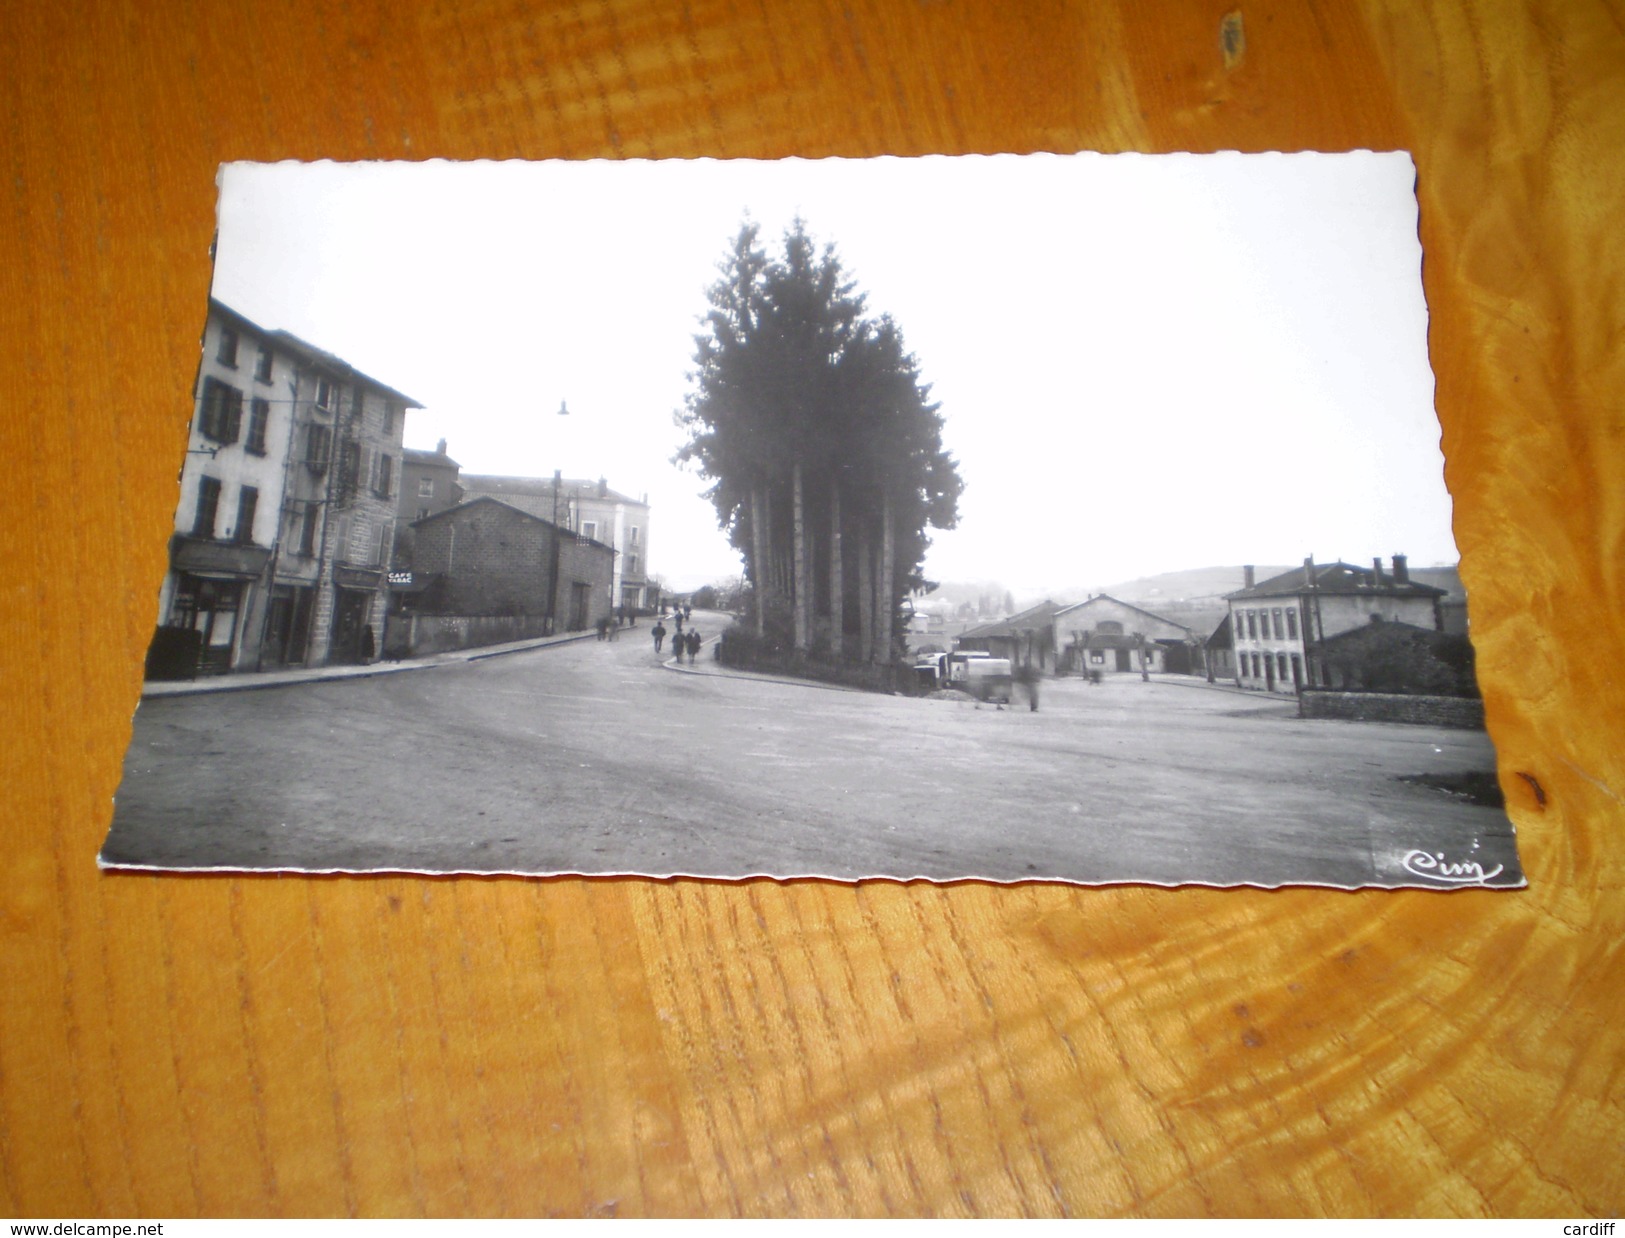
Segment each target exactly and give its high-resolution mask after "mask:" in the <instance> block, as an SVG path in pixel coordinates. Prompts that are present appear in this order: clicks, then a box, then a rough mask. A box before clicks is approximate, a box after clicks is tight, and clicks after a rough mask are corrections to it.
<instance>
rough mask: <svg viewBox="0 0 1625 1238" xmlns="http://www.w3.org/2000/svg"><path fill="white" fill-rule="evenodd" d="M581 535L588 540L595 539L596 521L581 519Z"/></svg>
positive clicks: (596, 534)
mask: <svg viewBox="0 0 1625 1238" xmlns="http://www.w3.org/2000/svg"><path fill="white" fill-rule="evenodd" d="M581 536H582V537H584V538H586V539H587V540H588V541H597V540H598V522H597V521H596V520H583V521H582V522H581Z"/></svg>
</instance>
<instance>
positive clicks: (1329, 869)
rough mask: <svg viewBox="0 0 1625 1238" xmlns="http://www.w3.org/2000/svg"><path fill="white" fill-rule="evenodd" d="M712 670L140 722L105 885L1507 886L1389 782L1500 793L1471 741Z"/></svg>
mask: <svg viewBox="0 0 1625 1238" xmlns="http://www.w3.org/2000/svg"><path fill="white" fill-rule="evenodd" d="M696 618H697V620H698V621H699V626H700V630H701V631H702V633H705V634H706V635H712V634H714V633H715V632H716V631H718V630H719V628H720V626H721V621H720V619H718V618H714V617H711V616H696ZM709 658H710V650H709V649H707V650H706V651H705V652H704V653H703V654H702V655H701V664H702V669H701V670H700V672H699V673H688V672H678V671H673V670H671V669H669V668H666V667H664V666H663V665H662V663H661V660H659V659H657V658H656V657H655V654H654V650H653V646H652V643H651V641H650V639H649V631H648V627H647V626H646V625H640V626H639V627H637V628H635V629H632V630H630V631H627V632H625V633H623V634H622V636H621V638H620V639H619V640H617V641H613V642H604V643H600V642H596V641H589V642H585V643H580V644H573V645H567V646H560V647H556V648H552V649H543V650H536V651H532V652H529V653H522V654H515V655H512V656H508V657H503V658H497V659H492V660H489V661H483V662H474V663H467V664H461V665H453V666H442V667H436V668H433V669H429V670H423V671H417V672H411V673H407V674H395V675H386V676H380V677H376V678H371V679H358V680H351V681H346V682H336V683H314V684H303V685H299V686H295V687H286V688H273V689H268V690H264V691H257V692H243V693H227V694H211V695H204V696H192V697H175V698H167V699H152V700H147V701H145V702H143V704H142V706H141V709H140V711H139V714H138V716H137V718H136V723H135V736H134V741H133V743H132V744H131V747H130V752H129V755H128V757H127V759H126V763H125V774H124V781H123V784H122V785H121V787H120V789H119V793H118V797H117V809H116V813H115V821H114V827H113V831H112V833H111V835H110V837H109V840H108V844H107V847H106V849H105V852H104V859H105V861H106V862H108V863H113V864H136V865H157V866H163V867H181V868H248V869H265V868H273V869H274V868H297V869H312V870H335V869H336V870H354V869H372V868H387V869H395V870H433V871H447V870H450V871H457V872H470V871H477V872H513V871H517V872H526V873H551V872H588V873H626V872H641V873H649V874H657V875H671V874H692V875H708V876H744V875H749V874H772V875H779V876H791V875H803V876H805V875H824V876H833V877H842V878H854V877H862V876H890V877H896V878H911V877H918V876H925V877H932V878H937V879H948V878H956V877H967V876H979V877H986V878H990V879H993V880H999V881H1013V880H1023V879H1031V878H1061V879H1066V880H1080V881H1100V880H1142V881H1153V882H1161V883H1177V882H1182V881H1201V882H1210V883H1216V884H1234V883H1240V882H1251V883H1256V884H1262V885H1277V884H1285V883H1294V882H1314V883H1324V884H1333V885H1349V886H1353V885H1361V884H1379V885H1384V884H1401V883H1406V882H1408V880H1409V879H1408V878H1407V877H1406V874H1405V869H1404V868H1403V867H1402V858H1403V857H1404V856H1405V854H1406V853H1407V852H1411V851H1413V850H1417V849H1420V850H1423V851H1426V852H1427V853H1428V854H1429V855H1438V854H1439V853H1441V852H1442V853H1444V855H1445V856H1446V859H1447V861H1448V862H1452V863H1454V862H1458V861H1461V860H1468V859H1471V860H1474V861H1477V862H1480V863H1481V866H1482V867H1483V868H1484V869H1485V870H1486V871H1489V870H1492V869H1493V868H1494V866H1495V865H1497V864H1499V865H1501V866H1502V867H1503V870H1504V871H1503V873H1502V876H1501V877H1500V878H1498V879H1497V881H1498V882H1499V881H1508V880H1521V876H1520V875H1519V872H1518V869H1517V866H1516V855H1515V852H1514V849H1513V846H1512V836H1511V826H1510V825H1509V824H1508V822H1507V820H1506V818H1505V816H1504V815H1503V814H1502V813H1500V812H1499V811H1495V810H1491V809H1485V808H1479V807H1473V806H1470V805H1467V804H1465V803H1461V802H1458V801H1456V800H1454V799H1453V798H1451V797H1449V796H1447V795H1446V794H1444V793H1443V792H1439V791H1435V790H1432V789H1429V788H1426V787H1420V786H1416V785H1414V784H1410V783H1405V782H1401V781H1398V780H1397V776H1398V775H1402V774H1419V773H1441V774H1443V773H1460V772H1466V771H1473V770H1491V769H1493V768H1494V755H1493V752H1492V750H1491V747H1490V744H1489V741H1488V739H1487V738H1486V737H1485V736H1484V735H1483V734H1482V733H1478V732H1464V731H1453V730H1445V729H1435V728H1430V727H1412V726H1400V725H1397V724H1383V723H1350V722H1339V721H1320V720H1316V721H1305V720H1300V719H1299V718H1297V716H1296V710H1295V707H1294V706H1293V704H1292V703H1291V702H1290V701H1278V700H1271V699H1266V698H1263V697H1261V696H1258V695H1254V694H1239V693H1234V692H1223V691H1214V690H1212V689H1209V688H1206V687H1205V686H1199V685H1197V684H1195V683H1187V684H1179V683H1174V682H1153V683H1150V684H1146V683H1142V682H1141V681H1140V680H1139V679H1138V678H1137V677H1131V676H1122V677H1118V678H1117V679H1115V680H1112V681H1110V682H1108V683H1107V684H1105V685H1103V686H1101V687H1090V686H1088V685H1086V684H1084V683H1081V682H1078V681H1065V682H1060V683H1053V684H1048V685H1046V688H1045V693H1044V696H1043V700H1042V706H1043V707H1042V710H1041V711H1040V712H1038V713H1032V712H1029V711H1028V710H1026V709H1025V708H1024V707H1022V708H1017V709H1011V710H998V709H993V708H990V707H982V708H977V707H974V706H972V705H970V704H968V703H965V702H959V701H937V700H920V699H911V698H903V697H888V696H877V695H872V694H866V693H852V692H836V691H828V690H820V689H814V688H807V687H802V686H797V685H788V684H781V683H776V682H769V681H759V680H743V679H737V678H728V677H722V676H719V675H716V674H711V673H706V672H705V670H704V666H705V664H706V663H708V662H709ZM1414 862H1415V861H1414V857H1413V865H1414Z"/></svg>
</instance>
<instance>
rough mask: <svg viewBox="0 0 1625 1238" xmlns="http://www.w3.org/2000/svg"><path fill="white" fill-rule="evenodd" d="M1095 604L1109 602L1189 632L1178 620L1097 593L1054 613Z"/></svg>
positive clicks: (1061, 613) (1109, 595) (1060, 613)
mask: <svg viewBox="0 0 1625 1238" xmlns="http://www.w3.org/2000/svg"><path fill="white" fill-rule="evenodd" d="M1096 602H1110V603H1112V604H1113V605H1114V606H1121V607H1122V608H1123V609H1124V610H1132V611H1133V612H1134V613H1135V614H1137V615H1144V616H1145V617H1146V618H1147V619H1155V620H1156V621H1157V622H1158V623H1166V624H1167V625H1168V626H1169V627H1171V628H1179V629H1180V630H1181V631H1185V632H1189V631H1190V629H1189V628H1188V627H1186V626H1185V625H1184V624H1183V623H1180V622H1179V621H1178V620H1175V619H1170V618H1168V617H1167V616H1166V615H1159V614H1155V613H1154V612H1152V611H1149V610H1147V609H1146V608H1145V607H1143V606H1136V605H1134V603H1133V602H1125V601H1122V600H1121V599H1119V598H1114V597H1112V596H1111V594H1109V593H1097V594H1095V596H1094V597H1092V598H1088V599H1086V600H1085V601H1082V602H1074V603H1072V605H1070V606H1063V607H1061V609H1060V610H1059V611H1057V612H1056V614H1057V617H1059V616H1060V615H1064V614H1066V613H1067V612H1068V611H1073V610H1081V609H1082V608H1083V607H1085V606H1093V605H1094V604H1095V603H1096Z"/></svg>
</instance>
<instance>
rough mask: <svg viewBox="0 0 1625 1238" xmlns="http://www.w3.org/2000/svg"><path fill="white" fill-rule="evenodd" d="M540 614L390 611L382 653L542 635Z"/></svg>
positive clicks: (400, 654) (407, 653)
mask: <svg viewBox="0 0 1625 1238" xmlns="http://www.w3.org/2000/svg"><path fill="white" fill-rule="evenodd" d="M545 625H546V620H545V618H544V617H543V616H541V615H391V616H390V617H389V624H388V629H387V631H386V632H385V633H384V655H385V656H386V657H390V658H417V657H422V656H423V655H424V654H430V653H448V652H450V651H451V650H454V649H479V648H482V647H483V646H485V645H502V644H506V643H507V642H508V641H516V640H530V639H532V638H533V637H538V636H541V635H543V634H544V633H543V629H544V627H545Z"/></svg>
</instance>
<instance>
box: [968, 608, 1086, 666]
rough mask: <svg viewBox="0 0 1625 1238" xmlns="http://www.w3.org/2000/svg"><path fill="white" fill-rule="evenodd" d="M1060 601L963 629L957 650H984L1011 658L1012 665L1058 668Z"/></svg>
mask: <svg viewBox="0 0 1625 1238" xmlns="http://www.w3.org/2000/svg"><path fill="white" fill-rule="evenodd" d="M1060 609H1061V606H1060V604H1059V603H1057V602H1049V601H1045V602H1040V603H1039V604H1038V605H1037V606H1034V607H1031V608H1029V609H1027V610H1024V611H1021V612H1020V613H1019V614H1015V615H1011V616H1010V617H1009V618H1008V619H1001V620H999V621H998V622H997V623H984V624H981V625H979V626H977V627H974V628H969V629H967V630H966V631H964V632H962V633H960V635H959V639H958V640H957V641H955V642H954V648H955V649H956V650H963V651H969V652H982V653H987V654H991V655H992V656H993V657H995V658H1009V659H1010V664H1011V665H1012V666H1031V667H1035V668H1037V669H1038V670H1041V671H1048V670H1053V669H1054V668H1055V614H1056V612H1057V611H1059V610H1060Z"/></svg>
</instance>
